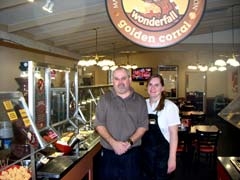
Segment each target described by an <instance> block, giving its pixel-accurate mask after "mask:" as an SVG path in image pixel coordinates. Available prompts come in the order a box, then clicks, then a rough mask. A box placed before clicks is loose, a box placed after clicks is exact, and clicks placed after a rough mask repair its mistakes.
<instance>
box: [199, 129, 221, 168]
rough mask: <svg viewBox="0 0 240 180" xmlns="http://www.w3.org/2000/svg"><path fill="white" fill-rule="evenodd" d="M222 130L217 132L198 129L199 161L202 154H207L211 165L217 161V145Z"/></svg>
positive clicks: (206, 156)
mask: <svg viewBox="0 0 240 180" xmlns="http://www.w3.org/2000/svg"><path fill="white" fill-rule="evenodd" d="M219 135H220V130H219V131H217V132H206V131H199V130H198V129H197V130H196V155H197V161H198V163H199V162H200V156H205V158H206V160H207V161H208V163H209V165H211V164H212V162H213V163H216V159H217V145H218V139H219Z"/></svg>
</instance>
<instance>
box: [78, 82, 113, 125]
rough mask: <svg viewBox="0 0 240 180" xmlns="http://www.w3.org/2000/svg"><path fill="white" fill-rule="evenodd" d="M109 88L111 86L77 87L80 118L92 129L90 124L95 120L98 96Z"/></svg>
mask: <svg viewBox="0 0 240 180" xmlns="http://www.w3.org/2000/svg"><path fill="white" fill-rule="evenodd" d="M111 87H112V85H111V84H106V85H92V86H80V87H79V104H80V109H79V110H80V113H81V117H82V119H84V121H85V122H86V124H88V125H89V126H90V127H91V128H93V127H92V124H93V121H94V120H95V112H96V106H97V102H98V101H99V99H100V96H101V95H103V94H104V93H106V92H107V91H109V89H110V88H111Z"/></svg>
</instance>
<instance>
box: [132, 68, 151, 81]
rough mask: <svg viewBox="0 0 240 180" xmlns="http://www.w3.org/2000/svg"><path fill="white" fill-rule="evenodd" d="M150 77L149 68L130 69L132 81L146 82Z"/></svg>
mask: <svg viewBox="0 0 240 180" xmlns="http://www.w3.org/2000/svg"><path fill="white" fill-rule="evenodd" d="M151 76H152V68H151V67H140V68H136V69H132V81H147V80H148V79H149V78H150V77H151Z"/></svg>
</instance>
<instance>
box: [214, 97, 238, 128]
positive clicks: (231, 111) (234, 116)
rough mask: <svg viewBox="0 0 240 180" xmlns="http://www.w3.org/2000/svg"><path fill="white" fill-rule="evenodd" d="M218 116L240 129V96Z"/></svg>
mask: <svg viewBox="0 0 240 180" xmlns="http://www.w3.org/2000/svg"><path fill="white" fill-rule="evenodd" d="M218 116H220V117H221V118H222V119H224V120H225V121H227V122H229V123H231V124H232V125H234V126H235V127H237V128H238V129H240V96H238V97H237V98H235V99H234V100H233V101H232V102H230V103H229V104H228V105H227V106H226V107H225V108H223V109H222V110H221V111H220V112H219V113H218Z"/></svg>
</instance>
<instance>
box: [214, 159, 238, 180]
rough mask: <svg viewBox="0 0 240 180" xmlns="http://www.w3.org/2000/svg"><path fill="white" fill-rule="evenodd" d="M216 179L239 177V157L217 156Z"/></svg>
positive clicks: (233, 179)
mask: <svg viewBox="0 0 240 180" xmlns="http://www.w3.org/2000/svg"><path fill="white" fill-rule="evenodd" d="M217 173H218V180H239V179H240V157H221V156H219V157H218V162H217Z"/></svg>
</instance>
